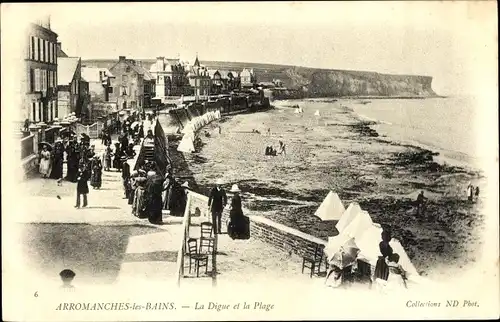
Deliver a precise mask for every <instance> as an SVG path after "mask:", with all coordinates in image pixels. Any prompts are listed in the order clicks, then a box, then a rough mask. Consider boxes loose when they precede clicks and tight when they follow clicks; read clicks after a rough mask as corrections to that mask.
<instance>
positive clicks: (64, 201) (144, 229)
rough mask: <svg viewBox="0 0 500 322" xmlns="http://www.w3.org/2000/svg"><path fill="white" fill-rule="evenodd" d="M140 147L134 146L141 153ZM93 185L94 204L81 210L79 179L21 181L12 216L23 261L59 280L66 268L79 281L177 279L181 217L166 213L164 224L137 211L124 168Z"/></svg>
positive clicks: (99, 148)
mask: <svg viewBox="0 0 500 322" xmlns="http://www.w3.org/2000/svg"><path fill="white" fill-rule="evenodd" d="M91 144H93V145H95V149H96V152H97V153H100V152H102V151H103V150H104V146H103V145H102V144H101V142H100V140H92V141H91ZM139 150H140V146H138V145H137V146H135V151H136V153H137V154H136V158H137V156H138V154H139ZM135 161H136V159H134V160H133V162H132V164H135ZM129 162H130V161H129ZM64 171H66V167H64ZM89 188H90V193H89V195H88V201H89V206H88V207H86V208H80V209H76V208H74V205H75V200H76V183H71V182H68V181H63V182H62V185H61V186H59V185H58V184H57V182H56V180H52V179H42V178H39V177H35V178H32V179H29V180H26V181H24V182H22V183H21V184H20V186H19V195H20V196H22V197H21V198H20V200H21V201H22V202H21V203H20V204H19V211H17V212H16V215H15V216H12V217H11V218H10V219H11V222H12V223H13V224H18V225H20V226H18V227H19V228H20V232H21V236H20V238H21V239H22V244H23V245H24V246H25V249H24V252H25V253H24V255H25V256H24V257H25V258H24V259H23V260H24V261H25V262H23V263H24V264H28V266H30V267H31V268H32V269H34V270H35V272H36V274H40V277H41V276H44V277H46V278H48V279H54V282H56V281H57V280H58V278H59V276H58V274H59V272H60V271H61V270H62V269H64V268H71V269H73V270H74V271H75V273H76V275H77V277H76V279H75V283H86V282H91V281H92V282H93V283H98V284H99V283H104V284H107V283H113V282H120V281H124V280H128V279H130V278H134V279H140V278H152V279H160V280H163V281H168V280H170V279H172V280H173V278H174V277H175V274H176V265H175V263H176V261H177V251H178V248H179V242H180V240H181V238H182V227H181V225H179V224H178V223H179V222H180V220H181V218H175V217H169V216H168V215H166V214H164V219H163V220H164V223H165V224H164V225H160V226H158V225H152V224H150V223H149V222H148V220H147V219H138V218H136V217H135V216H133V215H132V213H131V206H130V205H128V203H127V200H126V199H124V192H123V185H122V179H121V172H117V171H111V172H106V171H103V175H102V187H101V189H99V190H94V189H92V187H91V186H90V184H89Z"/></svg>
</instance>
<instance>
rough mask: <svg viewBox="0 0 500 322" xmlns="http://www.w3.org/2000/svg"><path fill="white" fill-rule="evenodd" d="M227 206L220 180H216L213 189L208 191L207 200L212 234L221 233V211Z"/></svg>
mask: <svg viewBox="0 0 500 322" xmlns="http://www.w3.org/2000/svg"><path fill="white" fill-rule="evenodd" d="M226 204H227V195H226V191H225V190H224V189H223V188H222V180H221V179H217V181H216V182H215V187H213V188H212V190H211V191H210V197H209V198H208V208H209V209H210V212H211V213H212V223H213V226H214V233H216V234H220V233H221V219H222V211H223V209H224V207H225V206H226Z"/></svg>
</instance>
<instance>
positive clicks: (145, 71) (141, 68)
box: [134, 65, 154, 80]
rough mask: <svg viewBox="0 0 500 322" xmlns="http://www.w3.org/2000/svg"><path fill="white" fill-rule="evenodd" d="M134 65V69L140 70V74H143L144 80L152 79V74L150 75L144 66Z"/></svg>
mask: <svg viewBox="0 0 500 322" xmlns="http://www.w3.org/2000/svg"><path fill="white" fill-rule="evenodd" d="M134 67H136V69H138V70H140V74H142V75H144V80H152V79H154V77H153V75H151V73H150V72H149V71H148V70H147V69H146V68H144V67H143V66H141V65H135V66H134Z"/></svg>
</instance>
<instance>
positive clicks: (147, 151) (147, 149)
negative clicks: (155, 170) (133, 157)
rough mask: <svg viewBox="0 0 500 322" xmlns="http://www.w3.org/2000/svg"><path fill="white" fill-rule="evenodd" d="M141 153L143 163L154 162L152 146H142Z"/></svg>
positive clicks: (153, 148)
mask: <svg viewBox="0 0 500 322" xmlns="http://www.w3.org/2000/svg"><path fill="white" fill-rule="evenodd" d="M143 152H144V160H145V161H156V159H155V147H154V145H144V146H143Z"/></svg>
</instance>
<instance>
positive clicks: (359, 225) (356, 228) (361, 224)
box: [342, 211, 373, 240]
mask: <svg viewBox="0 0 500 322" xmlns="http://www.w3.org/2000/svg"><path fill="white" fill-rule="evenodd" d="M371 226H373V221H372V219H371V217H370V214H368V212H367V211H361V212H360V213H359V214H358V215H357V216H356V217H355V218H354V219H353V221H352V222H351V223H350V224H349V225H347V227H346V228H345V229H344V230H343V231H342V234H345V235H347V236H351V237H354V238H356V240H357V239H358V238H359V237H361V235H362V234H363V233H364V232H365V231H366V230H367V229H368V228H370V227H371Z"/></svg>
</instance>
